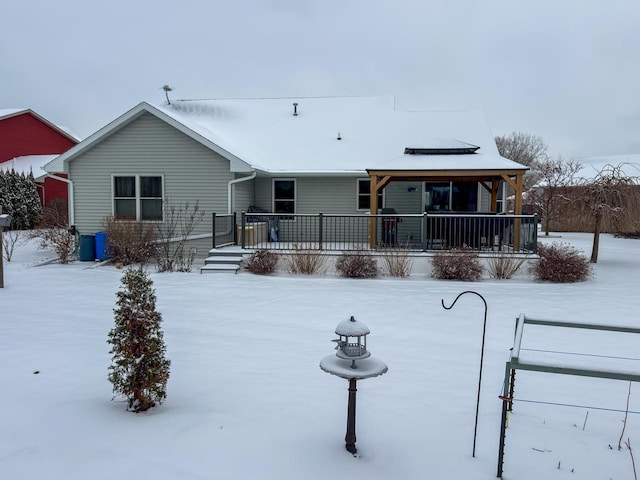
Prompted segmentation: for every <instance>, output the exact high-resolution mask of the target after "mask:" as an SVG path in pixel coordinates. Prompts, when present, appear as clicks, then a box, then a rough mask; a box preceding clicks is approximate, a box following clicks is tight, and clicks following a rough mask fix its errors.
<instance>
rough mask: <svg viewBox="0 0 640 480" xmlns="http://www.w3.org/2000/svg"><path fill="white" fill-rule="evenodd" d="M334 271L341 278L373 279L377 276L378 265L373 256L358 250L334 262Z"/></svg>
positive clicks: (347, 253)
mask: <svg viewBox="0 0 640 480" xmlns="http://www.w3.org/2000/svg"><path fill="white" fill-rule="evenodd" d="M336 270H337V271H338V273H339V274H340V276H341V277H347V278H374V277H377V276H378V263H377V262H376V259H375V258H374V257H373V255H371V254H369V253H368V252H366V251H365V250H363V249H361V248H358V249H357V250H355V251H353V252H344V253H343V254H342V255H340V257H338V260H336Z"/></svg>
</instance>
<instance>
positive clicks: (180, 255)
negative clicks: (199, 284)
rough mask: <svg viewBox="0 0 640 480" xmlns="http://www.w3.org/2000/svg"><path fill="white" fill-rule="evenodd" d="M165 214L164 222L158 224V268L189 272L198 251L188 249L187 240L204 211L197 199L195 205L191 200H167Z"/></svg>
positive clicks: (201, 218)
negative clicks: (190, 202) (177, 202)
mask: <svg viewBox="0 0 640 480" xmlns="http://www.w3.org/2000/svg"><path fill="white" fill-rule="evenodd" d="M164 215H165V219H164V222H163V223H159V224H158V225H157V231H156V239H157V242H158V249H157V259H158V263H157V269H158V271H159V272H173V271H175V270H177V271H179V272H189V271H191V267H192V265H193V260H194V257H195V254H196V251H195V249H193V248H192V249H190V250H188V251H187V242H188V240H189V237H190V236H191V234H192V232H193V231H194V230H195V228H196V227H197V226H198V225H199V224H200V223H201V222H202V220H203V218H204V211H202V210H201V209H200V205H199V203H198V201H197V200H196V202H195V203H194V204H193V205H190V204H189V202H185V203H183V204H182V205H174V204H172V203H171V201H170V200H167V202H166V204H165V206H164Z"/></svg>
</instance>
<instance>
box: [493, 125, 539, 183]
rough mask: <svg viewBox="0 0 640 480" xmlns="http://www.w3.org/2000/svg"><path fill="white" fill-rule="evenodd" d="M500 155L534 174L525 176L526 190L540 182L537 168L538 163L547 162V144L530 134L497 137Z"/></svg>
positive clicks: (519, 133)
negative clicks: (527, 168) (528, 168)
mask: <svg viewBox="0 0 640 480" xmlns="http://www.w3.org/2000/svg"><path fill="white" fill-rule="evenodd" d="M495 141H496V145H497V146H498V151H499V152H500V155H501V156H503V157H505V158H508V159H509V160H513V161H514V162H518V163H520V164H522V165H526V166H527V167H530V168H531V169H532V173H531V174H528V175H526V176H525V179H524V187H525V189H529V188H531V187H532V186H533V185H535V184H536V183H537V181H538V177H537V175H536V173H535V168H536V166H537V164H538V163H540V162H543V161H545V160H547V158H548V155H547V148H548V147H547V144H546V143H545V142H544V140H542V138H540V137H538V136H536V135H531V134H529V133H522V132H512V133H511V134H509V135H503V136H497V137H495Z"/></svg>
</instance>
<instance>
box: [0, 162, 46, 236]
mask: <svg viewBox="0 0 640 480" xmlns="http://www.w3.org/2000/svg"><path fill="white" fill-rule="evenodd" d="M0 207H2V212H3V213H8V214H9V215H11V216H12V217H13V224H12V228H13V229H15V230H28V229H31V228H34V227H35V226H36V225H37V224H38V223H39V222H40V219H41V216H42V207H41V205H40V197H38V189H37V187H36V182H35V179H34V177H33V174H31V173H29V175H25V174H24V173H20V174H19V173H17V172H16V171H15V170H13V169H11V170H10V171H7V172H0Z"/></svg>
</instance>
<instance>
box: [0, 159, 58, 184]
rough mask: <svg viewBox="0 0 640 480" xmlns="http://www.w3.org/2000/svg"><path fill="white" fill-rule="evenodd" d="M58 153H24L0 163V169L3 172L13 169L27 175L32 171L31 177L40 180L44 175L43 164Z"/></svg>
mask: <svg viewBox="0 0 640 480" xmlns="http://www.w3.org/2000/svg"><path fill="white" fill-rule="evenodd" d="M57 156H58V155H57V154H55V155H25V156H23V157H16V158H13V159H11V160H7V161H6V162H2V163H0V170H3V171H5V172H8V171H11V170H15V171H16V172H17V173H24V174H25V175H28V174H29V172H31V173H33V177H34V178H35V179H36V180H41V179H42V178H44V177H45V175H46V172H45V171H44V166H45V165H46V164H47V163H49V162H51V161H52V160H53V159H54V158H56V157H57Z"/></svg>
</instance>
